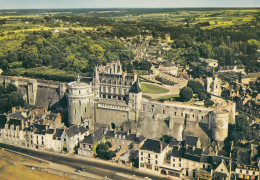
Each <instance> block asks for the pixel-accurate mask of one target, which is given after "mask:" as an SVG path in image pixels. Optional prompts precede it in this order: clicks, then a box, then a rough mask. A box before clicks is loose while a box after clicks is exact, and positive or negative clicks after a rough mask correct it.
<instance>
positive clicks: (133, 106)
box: [128, 78, 142, 121]
mask: <svg viewBox="0 0 260 180" xmlns="http://www.w3.org/2000/svg"><path fill="white" fill-rule="evenodd" d="M141 101H142V91H141V88H140V82H139V78H137V80H136V81H135V83H134V84H133V86H132V87H131V89H130V90H129V102H128V106H129V109H130V112H129V119H130V120H136V121H137V120H138V119H139V111H140V108H141Z"/></svg>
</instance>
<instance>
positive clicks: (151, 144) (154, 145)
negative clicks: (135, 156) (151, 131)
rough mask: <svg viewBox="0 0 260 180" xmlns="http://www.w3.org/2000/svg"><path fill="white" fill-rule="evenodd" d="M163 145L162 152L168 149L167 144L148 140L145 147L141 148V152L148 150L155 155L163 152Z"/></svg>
mask: <svg viewBox="0 0 260 180" xmlns="http://www.w3.org/2000/svg"><path fill="white" fill-rule="evenodd" d="M161 144H162V150H164V149H165V148H166V147H167V144H166V143H164V142H161V141H159V140H154V139H147V140H146V141H145V142H144V144H143V146H142V147H141V150H148V151H152V152H155V153H160V152H161Z"/></svg>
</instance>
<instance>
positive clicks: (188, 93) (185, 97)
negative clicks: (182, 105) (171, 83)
mask: <svg viewBox="0 0 260 180" xmlns="http://www.w3.org/2000/svg"><path fill="white" fill-rule="evenodd" d="M192 95H193V91H192V89H191V88H189V87H187V86H185V87H183V88H182V89H181V90H180V98H181V100H182V101H184V102H187V101H189V100H191V98H192Z"/></svg>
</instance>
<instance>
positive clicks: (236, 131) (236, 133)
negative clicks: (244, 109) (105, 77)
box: [228, 115, 250, 144]
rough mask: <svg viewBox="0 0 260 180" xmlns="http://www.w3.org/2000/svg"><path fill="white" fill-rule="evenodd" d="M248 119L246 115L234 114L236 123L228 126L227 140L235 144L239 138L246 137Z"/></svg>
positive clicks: (248, 127)
mask: <svg viewBox="0 0 260 180" xmlns="http://www.w3.org/2000/svg"><path fill="white" fill-rule="evenodd" d="M249 125H250V120H248V118H247V116H246V115H236V124H234V125H230V127H229V135H228V139H229V141H234V143H235V144H237V143H238V142H239V141H240V140H243V139H246V138H247V137H248V134H249V129H250V126H249Z"/></svg>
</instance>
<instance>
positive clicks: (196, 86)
mask: <svg viewBox="0 0 260 180" xmlns="http://www.w3.org/2000/svg"><path fill="white" fill-rule="evenodd" d="M187 86H188V87H189V88H191V89H192V91H193V93H195V94H198V93H199V92H204V91H205V90H204V86H203V85H202V84H201V83H200V82H199V81H193V80H191V81H189V82H188V84H187Z"/></svg>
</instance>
